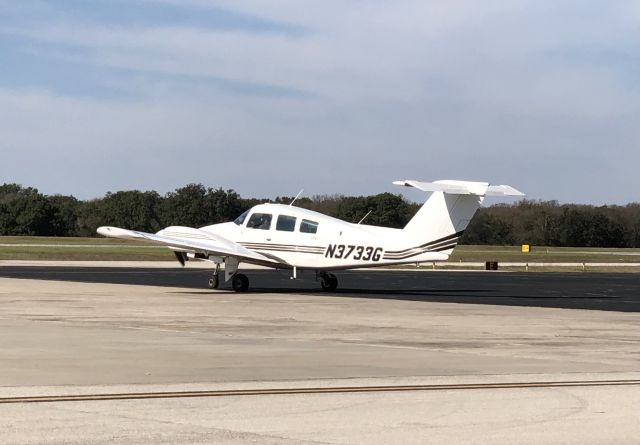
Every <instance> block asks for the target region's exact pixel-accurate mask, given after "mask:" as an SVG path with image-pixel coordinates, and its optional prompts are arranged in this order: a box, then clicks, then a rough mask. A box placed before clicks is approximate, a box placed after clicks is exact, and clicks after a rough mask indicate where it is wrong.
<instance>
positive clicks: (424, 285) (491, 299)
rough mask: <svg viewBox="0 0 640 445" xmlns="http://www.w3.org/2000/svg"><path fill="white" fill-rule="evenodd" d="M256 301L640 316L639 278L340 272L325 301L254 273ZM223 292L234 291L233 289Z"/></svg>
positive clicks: (136, 273) (24, 272)
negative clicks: (335, 300)
mask: <svg viewBox="0 0 640 445" xmlns="http://www.w3.org/2000/svg"><path fill="white" fill-rule="evenodd" d="M210 273H211V272H210V271H208V270H206V269H190V268H184V269H181V268H179V267H174V268H166V269H158V268H139V267H117V268H116V267H108V268H106V267H102V268H101V267H53V266H50V267H20V266H15V267H2V266H0V277H6V278H21V279H37V280H52V281H70V282H85V283H105V284H107V283H110V284H135V285H145V286H171V287H181V288H185V289H200V290H201V291H202V292H209V291H208V290H207V289H206V283H207V279H208V278H209V276H210ZM246 274H247V275H248V276H249V278H250V280H251V290H250V292H252V293H265V292H267V293H271V292H279V293H302V294H314V293H318V294H320V295H326V296H335V297H341V296H342V297H344V296H348V297H350V298H368V299H391V300H394V299H395V300H409V301H425V302H443V303H447V302H448V303H461V304H488V305H505V306H532V307H554V308H567V309H592V310H604V311H622V312H640V275H637V274H630V273H582V272H572V273H566V272H553V273H546V272H523V273H516V272H504V273H503V272H479V271H452V272H448V271H429V270H393V271H390V270H383V269H377V270H367V271H343V272H337V273H336V274H337V275H338V278H339V280H340V287H339V289H338V290H337V291H336V292H334V293H331V294H326V293H323V292H322V291H321V290H320V289H319V287H320V286H319V283H318V282H317V281H315V274H314V273H312V272H305V273H301V275H300V276H301V278H300V279H296V280H291V279H290V272H289V271H273V270H259V269H258V270H249V271H247V272H246ZM222 290H227V291H230V289H229V285H228V284H226V285H225V284H224V283H223V284H222Z"/></svg>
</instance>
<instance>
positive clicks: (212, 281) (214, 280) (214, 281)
mask: <svg viewBox="0 0 640 445" xmlns="http://www.w3.org/2000/svg"><path fill="white" fill-rule="evenodd" d="M219 285H220V278H219V277H218V275H214V276H212V277H211V278H209V289H217V288H218V286H219Z"/></svg>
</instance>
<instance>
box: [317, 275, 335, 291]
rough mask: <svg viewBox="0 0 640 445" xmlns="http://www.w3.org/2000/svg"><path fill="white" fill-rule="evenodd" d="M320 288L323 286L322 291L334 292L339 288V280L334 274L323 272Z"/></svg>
mask: <svg viewBox="0 0 640 445" xmlns="http://www.w3.org/2000/svg"><path fill="white" fill-rule="evenodd" d="M320 286H322V290H326V291H327V292H333V291H334V290H336V289H337V288H338V278H337V277H336V276H335V275H334V274H332V273H327V272H321V273H320Z"/></svg>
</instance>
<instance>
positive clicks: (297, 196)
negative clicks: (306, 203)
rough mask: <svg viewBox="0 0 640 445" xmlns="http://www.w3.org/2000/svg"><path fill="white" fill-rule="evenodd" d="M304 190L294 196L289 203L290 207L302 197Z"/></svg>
mask: <svg viewBox="0 0 640 445" xmlns="http://www.w3.org/2000/svg"><path fill="white" fill-rule="evenodd" d="M302 192H304V189H300V191H299V192H298V194H297V195H296V197H295V198H293V201H291V202H290V203H289V207H291V206H292V205H293V203H294V202H296V199H298V198H299V197H300V195H302Z"/></svg>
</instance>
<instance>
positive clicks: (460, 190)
mask: <svg viewBox="0 0 640 445" xmlns="http://www.w3.org/2000/svg"><path fill="white" fill-rule="evenodd" d="M393 183H394V184H395V185H401V186H404V187H414V188H417V189H418V190H422V191H424V192H443V193H447V194H450V195H477V196H524V193H522V192H520V191H518V190H516V189H515V188H513V187H511V186H508V185H492V186H490V185H489V183H488V182H471V181H451V180H444V181H434V182H421V181H415V180H413V179H405V180H403V181H394V182H393Z"/></svg>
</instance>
